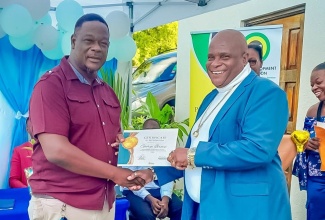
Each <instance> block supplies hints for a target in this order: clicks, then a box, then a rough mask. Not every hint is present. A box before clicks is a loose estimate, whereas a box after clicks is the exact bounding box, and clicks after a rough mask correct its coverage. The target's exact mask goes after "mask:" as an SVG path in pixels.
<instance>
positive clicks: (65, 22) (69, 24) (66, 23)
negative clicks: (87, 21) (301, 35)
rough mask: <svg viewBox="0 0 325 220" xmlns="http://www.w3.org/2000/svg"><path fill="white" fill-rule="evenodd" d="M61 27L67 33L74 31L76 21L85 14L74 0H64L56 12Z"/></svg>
mask: <svg viewBox="0 0 325 220" xmlns="http://www.w3.org/2000/svg"><path fill="white" fill-rule="evenodd" d="M55 14H56V19H57V21H58V23H59V26H60V27H61V28H63V29H64V30H66V31H72V30H73V29H74V26H75V23H76V21H77V20H78V19H79V18H80V17H81V16H82V15H83V14H84V12H83V9H82V7H81V6H80V4H79V3H77V2H76V1H74V0H64V1H63V2H61V3H60V4H59V5H58V7H57V8H56V11H55Z"/></svg>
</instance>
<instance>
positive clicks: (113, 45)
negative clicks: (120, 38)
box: [106, 40, 118, 61]
mask: <svg viewBox="0 0 325 220" xmlns="http://www.w3.org/2000/svg"><path fill="white" fill-rule="evenodd" d="M117 50H118V43H117V40H110V44H109V48H108V53H107V58H106V61H108V60H111V59H113V58H114V57H115V56H116V52H117Z"/></svg>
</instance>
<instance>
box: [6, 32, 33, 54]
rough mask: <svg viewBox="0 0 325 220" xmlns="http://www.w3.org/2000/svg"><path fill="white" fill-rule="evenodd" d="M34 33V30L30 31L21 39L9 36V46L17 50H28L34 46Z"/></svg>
mask: <svg viewBox="0 0 325 220" xmlns="http://www.w3.org/2000/svg"><path fill="white" fill-rule="evenodd" d="M34 33H35V30H34V29H32V30H30V31H29V32H28V33H27V34H26V35H24V36H22V37H13V36H9V41H10V43H11V45H12V46H13V47H14V48H16V49H18V50H29V49H30V48H32V47H33V46H34V39H33V38H34Z"/></svg>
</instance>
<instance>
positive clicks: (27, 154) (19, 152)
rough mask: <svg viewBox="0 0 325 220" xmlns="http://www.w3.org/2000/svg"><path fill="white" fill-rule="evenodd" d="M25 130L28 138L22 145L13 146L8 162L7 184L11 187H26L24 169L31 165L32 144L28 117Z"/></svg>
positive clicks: (33, 141)
mask: <svg viewBox="0 0 325 220" xmlns="http://www.w3.org/2000/svg"><path fill="white" fill-rule="evenodd" d="M26 130H27V133H28V134H29V136H30V140H29V141H27V142H26V143H23V144H22V145H20V146H18V147H15V148H14V152H13V154H12V158H11V162H10V174H9V186H10V187H11V188H23V187H27V186H28V184H27V177H26V174H25V169H27V168H29V167H31V166H32V159H31V157H32V153H33V144H34V143H35V140H34V139H33V138H32V137H33V135H32V131H31V125H30V120H29V118H27V119H26Z"/></svg>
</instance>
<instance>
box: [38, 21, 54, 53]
mask: <svg viewBox="0 0 325 220" xmlns="http://www.w3.org/2000/svg"><path fill="white" fill-rule="evenodd" d="M58 40H59V32H58V30H56V29H55V28H54V27H53V26H51V25H48V24H44V25H40V26H38V27H37V29H36V31H35V35H34V42H35V44H36V46H37V47H38V48H40V49H41V50H52V49H54V48H55V46H56V45H57V42H58Z"/></svg>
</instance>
